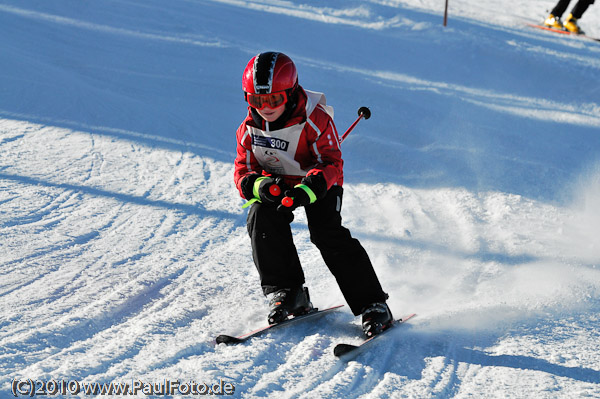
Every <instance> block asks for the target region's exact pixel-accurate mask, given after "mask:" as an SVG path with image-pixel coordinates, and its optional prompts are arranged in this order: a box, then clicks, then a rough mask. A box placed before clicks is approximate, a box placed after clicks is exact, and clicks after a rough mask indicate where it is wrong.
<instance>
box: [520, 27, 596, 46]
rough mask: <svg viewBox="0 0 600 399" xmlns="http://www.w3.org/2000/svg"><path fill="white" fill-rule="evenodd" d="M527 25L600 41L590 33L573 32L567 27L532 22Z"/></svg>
mask: <svg viewBox="0 0 600 399" xmlns="http://www.w3.org/2000/svg"><path fill="white" fill-rule="evenodd" d="M527 26H530V27H532V28H537V29H542V30H547V31H550V32H554V33H560V34H562V35H572V36H577V37H583V38H585V39H589V40H594V41H597V42H600V39H598V38H596V37H591V36H588V35H586V34H583V33H572V32H569V31H568V30H566V29H557V28H551V27H549V26H545V25H538V24H531V23H528V24H527Z"/></svg>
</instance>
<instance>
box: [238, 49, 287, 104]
mask: <svg viewBox="0 0 600 399" xmlns="http://www.w3.org/2000/svg"><path fill="white" fill-rule="evenodd" d="M297 86H298V72H297V71H296V65H294V62H293V61H292V60H291V58H290V57H288V56H287V55H285V54H283V53H277V52H272V51H269V52H266V53H260V54H258V55H256V56H254V57H252V59H251V60H250V61H248V65H246V69H245V70H244V75H243V76H242V90H244V93H246V94H269V93H276V92H281V91H287V92H288V93H287V94H288V95H289V94H291V92H292V91H293V90H294V89H296V87H297Z"/></svg>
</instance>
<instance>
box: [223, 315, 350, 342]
mask: <svg viewBox="0 0 600 399" xmlns="http://www.w3.org/2000/svg"><path fill="white" fill-rule="evenodd" d="M342 306H344V305H337V306H332V307H330V308H326V309H322V310H319V309H318V308H314V309H312V310H311V311H310V312H308V313H306V314H303V315H300V316H296V317H292V318H289V319H286V320H284V321H282V322H279V323H275V324H269V325H268V326H265V327H261V328H259V329H257V330H254V331H251V332H249V333H246V334H244V335H240V336H239V337H234V336H231V335H219V336H218V337H217V338H216V342H217V344H226V345H235V344H240V343H242V342H246V341H247V340H249V339H250V338H254V337H256V336H259V335H262V334H264V333H266V332H267V331H271V330H273V329H276V328H279V327H283V326H289V325H290V324H292V323H295V322H298V321H301V320H307V319H313V318H315V317H317V316H322V315H323V314H325V313H328V312H331V311H333V310H337V309H339V308H341V307H342Z"/></svg>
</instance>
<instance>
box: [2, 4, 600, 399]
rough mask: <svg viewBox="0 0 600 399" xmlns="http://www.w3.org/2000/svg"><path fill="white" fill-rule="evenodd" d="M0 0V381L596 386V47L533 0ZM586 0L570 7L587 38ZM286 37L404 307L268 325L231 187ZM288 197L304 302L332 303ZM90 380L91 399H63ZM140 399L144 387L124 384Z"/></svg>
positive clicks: (587, 391)
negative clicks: (372, 340)
mask: <svg viewBox="0 0 600 399" xmlns="http://www.w3.org/2000/svg"><path fill="white" fill-rule="evenodd" d="M443 3H444V2H443V0H363V1H355V0H323V1H319V2H302V1H283V0H270V1H250V0H246V1H243V0H221V1H218V0H214V1H209V0H204V1H203V0H172V1H168V2H167V1H158V0H143V1H142V0H128V1H109V0H102V1H93V2H80V1H76V0H60V1H58V0H57V1H45V0H30V1H27V2H24V1H19V0H1V1H0V54H1V55H0V82H1V83H0V88H1V89H0V91H1V95H0V237H1V238H0V276H1V277H0V305H1V306H0V392H1V393H2V397H8V395H12V394H11V393H10V389H11V383H12V381H13V380H14V379H23V378H30V379H32V380H42V381H43V380H50V379H55V380H66V381H70V380H78V381H83V382H127V381H132V380H133V381H144V382H153V381H164V380H165V379H170V380H177V379H179V380H180V381H184V382H185V381H192V380H193V381H196V382H205V383H211V384H212V383H215V382H218V381H219V380H224V381H226V382H230V383H231V384H233V385H234V386H235V394H234V397H244V398H404V397H410V398H430V397H437V398H447V397H457V398H467V397H475V398H480V397H486V398H489V397H495V398H567V397H569V398H575V397H577V398H579V397H590V398H599V397H600V334H599V332H598V323H599V321H600V316H599V311H600V299H599V298H600V270H599V262H600V234H599V233H600V227H599V226H600V214H599V212H598V209H599V208H600V163H599V161H600V85H599V84H598V82H599V78H600V44H599V43H597V42H593V41H589V40H585V39H582V38H576V37H563V36H559V35H554V34H551V33H547V32H543V31H537V30H534V29H531V28H528V27H526V26H525V25H524V23H525V22H527V21H530V22H536V21H540V20H541V19H542V18H544V16H545V14H546V12H547V10H549V9H550V8H551V7H552V6H553V5H554V4H553V3H554V2H553V1H549V0H548V1H541V0H535V1H528V2H522V1H516V0H503V1H501V2H499V1H489V0H488V1H478V0H477V1H476V0H450V7H449V13H450V18H449V23H448V26H447V27H445V28H444V27H443V26H442V12H443ZM599 20H600V6H598V5H595V6H594V5H593V6H591V7H590V9H589V10H588V12H587V13H586V14H585V15H584V17H583V18H582V19H581V21H580V24H581V25H582V26H583V27H584V28H585V29H586V30H587V32H588V33H589V34H590V35H592V36H597V37H600V25H599V24H598V21H599ZM267 50H278V51H283V52H286V53H287V54H288V55H290V56H291V57H292V58H293V59H294V60H295V61H296V64H297V66H298V69H299V73H300V79H301V83H302V84H303V85H304V86H305V87H306V88H309V89H312V90H318V91H323V92H325V93H326V94H327V98H328V102H329V103H330V104H331V105H333V106H334V107H335V111H336V122H337V126H338V129H339V130H340V131H344V130H345V129H346V128H347V127H348V126H349V125H350V124H351V123H352V121H353V120H354V119H355V117H356V109H358V107H359V106H362V105H366V106H369V107H370V108H371V110H372V113H373V116H372V118H371V119H369V120H368V121H362V122H361V123H360V124H359V125H358V127H357V128H356V129H355V130H354V131H353V132H352V134H351V135H350V136H349V138H348V139H347V140H346V141H345V142H344V143H343V150H344V158H345V161H346V164H345V176H346V185H345V187H346V191H345V198H344V199H345V201H344V209H343V217H344V223H345V225H346V226H347V227H349V228H350V229H351V231H352V232H353V234H354V236H356V237H357V238H359V239H360V240H361V242H362V243H363V245H364V246H365V247H366V249H367V251H368V252H369V254H370V255H371V257H372V260H373V262H374V264H375V267H376V270H377V272H378V274H379V276H380V277H381V280H382V283H383V285H384V288H385V290H386V291H387V292H389V294H390V302H389V303H390V305H391V307H392V310H393V312H394V313H395V315H396V316H401V315H402V314H405V313H409V312H411V313H412V312H416V313H417V314H418V316H417V318H415V319H413V320H412V321H411V322H410V323H407V324H406V325H403V326H402V328H399V329H398V330H396V331H393V332H392V333H390V334H389V336H388V337H387V338H386V339H385V340H386V342H385V343H383V342H382V343H381V344H379V345H376V346H374V347H373V350H372V351H370V352H367V353H364V354H362V355H360V356H359V357H357V358H356V359H355V360H353V361H350V362H341V361H338V360H337V359H336V358H335V357H334V356H333V354H332V350H333V347H334V346H335V344H337V343H339V342H349V343H353V342H358V341H359V331H360V328H359V320H358V319H357V318H355V317H354V316H353V315H352V314H351V313H350V311H349V310H348V309H347V307H346V308H343V309H344V310H343V311H338V312H335V313H334V314H331V315H328V316H325V317H323V318H321V319H319V320H318V321H316V322H314V323H304V324H302V325H297V326H294V327H292V328H288V329H285V330H280V331H278V332H274V333H271V334H268V335H266V336H264V337H262V338H258V339H255V340H253V341H252V342H251V343H248V344H244V345H239V346H235V347H226V346H224V345H218V346H215V344H214V343H213V342H214V338H215V337H216V335H218V334H221V333H229V334H242V333H245V332H247V331H249V330H251V329H253V328H256V327H259V326H261V325H263V324H264V322H265V315H266V300H265V298H264V297H263V296H262V295H261V294H260V290H259V286H258V278H257V273H256V271H255V268H254V265H253V263H252V260H251V252H250V243H249V239H248V238H247V236H246V231H245V211H244V210H242V209H241V205H242V203H243V201H242V200H241V199H240V198H239V196H238V194H237V192H236V190H235V188H234V186H233V182H232V172H233V158H234V155H235V140H234V132H235V129H236V128H237V126H238V124H239V123H240V122H241V120H242V118H243V115H244V113H245V112H246V108H245V106H246V105H245V103H244V101H243V97H242V94H241V88H240V86H241V83H240V80H241V79H240V77H241V73H242V70H243V67H244V66H245V64H246V62H247V61H248V59H250V57H252V56H253V55H254V54H256V53H258V52H260V51H267ZM304 221H305V217H304V215H303V213H302V212H301V211H298V212H297V215H296V222H295V223H294V229H295V238H296V244H297V247H298V250H299V252H300V256H301V259H302V260H303V263H304V266H305V271H306V275H307V284H308V286H309V287H310V289H311V294H312V299H313V302H314V303H315V304H316V305H317V306H319V307H326V306H330V305H336V304H339V303H343V298H342V296H341V293H340V292H339V289H338V288H337V286H336V284H335V281H334V280H333V278H332V277H331V275H330V274H329V272H328V271H327V268H326V267H325V265H324V264H323V261H322V259H321V258H320V256H319V254H318V251H317V250H316V249H315V248H314V247H313V246H312V245H311V244H310V242H309V239H308V232H307V229H306V226H305V224H304ZM81 396H82V397H84V396H85V395H81ZM139 396H144V395H143V394H141V393H140V394H139Z"/></svg>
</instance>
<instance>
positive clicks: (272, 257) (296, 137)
mask: <svg viewBox="0 0 600 399" xmlns="http://www.w3.org/2000/svg"><path fill="white" fill-rule="evenodd" d="M242 89H243V91H244V96H245V100H246V101H247V102H248V114H247V116H246V118H245V120H244V121H243V122H242V124H241V125H240V127H239V128H238V129H237V157H236V159H235V175H234V180H235V184H236V186H237V188H238V190H239V192H240V194H241V196H242V197H243V198H245V199H247V200H248V201H249V202H248V203H247V205H249V206H250V210H249V212H248V217H247V227H248V233H249V235H250V240H251V244H252V255H253V259H254V263H255V265H256V268H257V269H258V274H259V276H260V283H261V286H262V291H263V293H264V294H265V295H267V296H270V301H269V306H270V312H269V315H268V321H269V323H271V324H273V323H278V322H280V321H282V320H284V319H286V318H287V317H288V316H290V315H294V316H297V315H300V314H303V313H306V312H308V311H310V310H311V309H312V304H311V302H310V299H309V295H308V289H307V288H306V287H304V283H305V279H304V272H303V270H302V266H301V263H300V259H299V257H298V253H297V250H296V247H295V245H294V242H293V239H292V231H291V226H290V224H291V222H292V220H293V219H294V214H293V211H294V210H295V209H296V208H298V207H304V210H305V212H306V217H307V221H308V229H309V232H310V239H311V242H312V243H313V244H315V245H316V246H317V248H318V249H319V250H320V252H321V255H322V257H323V260H324V261H325V264H326V265H327V267H328V268H329V270H330V271H331V273H332V274H333V275H334V276H335V278H336V280H337V283H338V285H339V287H340V289H341V291H342V294H343V295H344V298H345V299H346V302H347V303H348V305H349V306H350V309H351V310H352V312H353V313H354V315H362V325H363V331H364V332H365V334H366V335H367V336H371V335H375V334H378V333H379V332H381V331H383V330H385V329H386V328H387V327H389V326H390V325H391V324H392V322H393V318H392V313H391V311H390V309H389V307H388V305H387V304H386V300H387V298H388V295H387V294H386V293H385V292H384V291H383V289H382V287H381V284H380V282H379V279H378V278H377V275H376V274H375V271H374V269H373V266H372V264H371V261H370V260H369V256H368V255H367V252H366V251H365V250H364V248H363V247H362V245H361V244H360V242H359V241H358V240H357V239H355V238H353V237H352V236H351V235H350V232H349V230H348V229H346V228H345V227H343V226H342V217H341V215H340V211H341V207H342V194H343V188H342V184H343V179H344V177H343V160H342V153H341V150H340V140H339V137H338V133H337V130H336V128H335V125H334V123H333V108H331V107H330V106H328V105H326V101H325V95H324V94H322V93H317V92H312V91H309V90H304V89H303V88H302V86H300V85H299V84H298V73H297V70H296V66H295V65H294V62H293V61H292V60H291V59H290V58H289V57H288V56H287V55H285V54H283V53H278V52H264V53H260V54H258V55H256V56H255V57H253V58H252V59H251V60H250V61H249V62H248V64H247V66H246V68H245V70H244V73H243V76H242ZM284 197H291V198H293V203H292V204H289V203H287V202H285V201H284V203H285V205H284V204H282V199H283V198H284Z"/></svg>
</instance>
